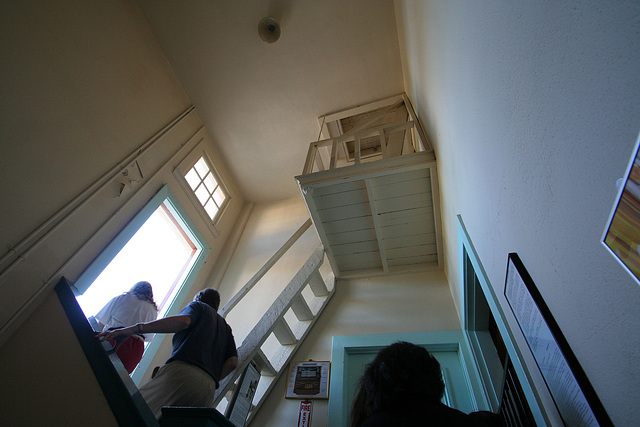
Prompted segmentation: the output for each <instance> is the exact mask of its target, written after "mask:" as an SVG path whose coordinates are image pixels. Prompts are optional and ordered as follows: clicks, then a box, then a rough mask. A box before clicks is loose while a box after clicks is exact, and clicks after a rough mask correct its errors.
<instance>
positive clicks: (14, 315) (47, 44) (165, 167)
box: [0, 1, 244, 419]
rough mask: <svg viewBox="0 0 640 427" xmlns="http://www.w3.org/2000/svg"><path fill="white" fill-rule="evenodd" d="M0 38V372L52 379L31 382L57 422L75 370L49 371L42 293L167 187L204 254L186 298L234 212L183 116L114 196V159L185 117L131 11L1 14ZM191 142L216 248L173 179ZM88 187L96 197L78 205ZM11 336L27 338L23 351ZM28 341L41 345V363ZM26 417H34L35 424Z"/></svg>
mask: <svg viewBox="0 0 640 427" xmlns="http://www.w3.org/2000/svg"><path fill="white" fill-rule="evenodd" d="M0 38H1V39H2V40H3V43H2V44H0V82H2V103H1V104H0V109H1V110H0V116H1V117H2V125H1V126H0V141H2V143H1V144H0V182H2V187H1V188H0V203H1V205H2V209H1V210H0V224H1V225H2V233H0V247H2V248H3V249H2V252H0V256H2V260H1V261H0V346H2V348H1V351H0V361H1V362H2V365H3V366H9V367H11V366H13V358H15V354H20V353H25V354H29V359H25V360H28V362H29V364H33V365H42V366H48V367H51V369H45V371H46V372H47V374H48V375H50V376H51V378H56V379H57V382H58V384H52V383H51V382H48V381H47V382H45V383H43V384H46V386H47V387H50V388H49V394H50V397H49V399H50V403H51V405H60V410H61V411H64V409H65V408H69V407H70V405H73V404H74V400H73V396H70V395H69V394H68V393H66V392H63V393H59V392H57V391H58V390H64V389H66V387H67V386H75V387H76V388H75V391H76V393H80V394H82V393H83V392H85V391H86V390H85V389H84V387H85V383H86V382H84V381H80V380H79V378H80V377H84V376H85V375H86V372H85V371H86V370H84V369H81V368H80V367H78V368H77V369H75V365H74V364H73V363H70V364H60V365H61V366H62V368H63V369H64V370H62V368H60V369H58V368H56V367H55V366H54V365H55V364H51V363H50V361H49V359H56V360H57V359H60V358H65V357H67V355H68V352H69V351H70V349H69V348H68V346H67V345H66V342H65V341H63V340H58V337H57V335H58V333H59V332H60V331H62V329H63V328H68V320H67V319H66V318H65V316H64V315H63V314H61V311H60V310H58V311H55V312H53V314H51V313H52V311H51V310H48V311H47V312H46V313H48V314H51V315H50V316H45V315H42V314H41V312H40V310H41V309H42V308H43V307H46V306H43V305H42V304H53V303H51V301H52V300H55V299H56V297H55V294H53V292H52V290H53V286H54V285H55V284H56V283H57V282H58V279H59V278H60V276H65V277H67V278H68V279H69V280H70V281H71V282H73V281H74V280H75V279H76V278H77V277H78V275H79V274H81V272H82V271H83V269H84V268H85V267H87V266H88V264H89V263H90V262H91V261H92V260H93V259H94V258H95V257H96V256H97V255H98V254H99V253H100V252H101V251H102V249H104V248H105V246H106V245H107V244H108V243H109V242H110V241H111V240H112V239H113V238H114V237H115V236H116V235H117V233H118V232H119V231H120V230H121V229H122V228H123V227H124V226H125V225H126V224H127V223H128V222H129V220H130V219H131V218H132V217H133V216H134V215H135V214H136V213H137V212H138V211H139V210H140V209H141V208H142V207H143V206H144V205H145V204H146V203H147V202H148V200H149V199H150V198H151V197H152V196H153V195H154V194H155V193H156V192H157V191H158V190H159V189H160V188H161V187H162V186H163V185H164V184H168V185H169V186H170V188H171V189H172V190H173V192H174V193H175V195H176V198H177V199H178V200H179V201H180V203H181V204H182V205H183V207H184V208H185V210H186V211H187V214H188V215H189V216H190V217H191V219H192V220H193V221H194V222H195V224H196V226H197V227H198V228H199V230H200V231H201V232H202V234H203V235H204V237H205V239H206V240H207V243H208V244H209V245H210V246H211V247H212V251H211V253H210V256H209V258H208V259H207V263H206V264H205V265H204V267H203V269H202V271H201V275H200V276H199V277H198V279H197V280H196V282H195V284H194V287H193V289H192V290H191V292H190V296H192V295H193V293H195V292H196V291H197V290H199V289H202V288H203V287H205V286H206V285H207V278H208V276H209V273H210V272H211V270H212V268H213V266H214V264H215V261H216V259H217V257H218V256H219V254H220V252H221V250H222V247H223V246H224V243H225V240H226V238H227V237H228V235H229V233H230V230H231V229H232V227H233V224H234V222H235V219H236V217H237V215H238V212H239V211H240V210H241V208H242V206H243V204H244V201H243V198H242V195H240V194H239V193H238V191H237V189H236V187H235V185H234V183H233V181H232V178H231V176H230V175H229V174H228V173H227V171H226V170H225V168H224V165H222V164H221V163H220V159H219V156H218V154H217V152H216V151H215V149H214V145H213V141H212V140H211V139H210V137H209V136H208V135H207V133H206V132H205V131H203V130H202V129H201V128H202V123H201V121H200V119H199V117H198V115H197V113H196V112H191V113H190V114H188V115H187V116H186V117H184V118H183V119H182V120H180V121H178V122H177V123H176V124H175V126H173V127H172V128H171V129H169V130H167V131H166V133H163V134H161V135H159V136H158V139H157V143H155V145H154V146H153V148H152V149H150V150H148V151H145V152H144V153H142V154H141V155H140V156H139V157H138V159H137V160H138V162H139V165H140V168H141V169H142V172H143V179H142V180H141V181H140V182H138V183H134V184H133V186H132V188H131V191H128V192H125V193H122V195H120V193H119V190H120V183H119V182H118V178H119V173H120V169H119V166H127V164H122V163H123V159H125V158H127V157H128V156H129V155H130V154H135V153H137V152H138V151H139V149H140V147H142V146H144V144H145V143H146V142H147V141H151V140H154V141H155V139H153V138H152V137H153V136H154V135H157V134H158V133H159V132H161V131H162V130H163V129H164V128H165V126H167V125H168V124H169V123H171V122H172V121H174V120H175V119H176V118H177V117H179V116H180V115H181V114H182V113H183V112H185V111H187V110H188V109H189V108H190V101H189V99H188V98H187V97H186V95H185V94H184V91H183V90H182V87H181V84H180V82H179V81H178V80H177V78H176V77H175V75H174V74H173V71H172V70H171V67H170V66H169V64H168V62H167V60H166V57H165V56H164V54H163V53H162V49H161V48H160V46H159V45H158V43H157V41H156V39H155V37H154V36H153V34H152V32H151V29H150V28H149V26H148V24H147V21H146V20H145V19H144V17H143V15H142V12H141V11H140V10H139V8H138V7H137V6H136V5H135V4H134V3H133V2H101V3H93V2H91V3H88V2H84V1H66V2H62V3H57V2H39V1H24V2H19V3H10V2H1V3H0ZM194 136H196V138H195V139H194V138H193V137H194ZM200 139H202V140H204V141H205V143H206V144H207V145H208V147H209V152H210V155H211V157H212V160H213V161H214V163H216V166H217V169H218V172H220V174H221V175H222V179H223V180H224V181H225V183H226V184H227V186H228V187H229V190H230V192H231V194H232V199H231V203H230V205H229V208H228V210H227V212H226V214H225V216H224V218H223V219H222V220H221V221H220V223H219V231H220V235H219V236H215V235H214V234H213V233H211V232H210V231H209V230H208V228H207V227H206V226H205V224H204V222H203V220H202V219H201V218H200V217H199V216H198V214H197V212H196V210H195V209H194V207H193V205H190V202H189V200H188V198H187V196H186V194H185V193H184V192H182V190H181V189H180V186H179V185H178V183H177V181H176V180H175V178H174V176H173V174H172V172H173V169H174V168H175V167H176V165H177V164H178V163H179V162H180V160H182V158H183V157H184V156H185V155H186V154H187V152H188V151H189V150H190V148H191V147H193V146H194V144H195V143H197V141H198V140H200ZM110 170H111V171H114V172H113V173H111V175H109V176H107V175H108V174H107V173H108V171H110ZM101 177H105V179H104V180H103V181H98V180H100V179H101ZM95 182H98V184H100V185H98V186H96V187H95V188H98V187H100V189H99V190H96V189H92V190H90V191H88V192H87V193H86V194H84V193H83V192H84V191H85V189H88V188H90V187H91V186H92V184H93V183H95ZM102 184H104V185H102ZM83 194H84V195H83ZM78 195H83V196H82V197H80V198H78V199H75V198H76V196H78ZM74 199H75V200H74ZM67 207H68V208H67ZM60 209H62V211H61V214H60V215H56V212H57V211H59V210H60ZM48 218H55V220H54V221H53V222H46V220H47V219H48ZM41 224H44V226H43V227H41V228H40V227H39V226H40V225H41ZM32 232H33V235H32V236H31V237H28V236H29V235H30V234H32ZM20 242H24V244H21V243H20ZM86 242H88V243H87V244H86V245H85V243H86ZM9 248H12V249H9ZM5 255H6V256H5ZM54 305H55V304H54ZM34 313H35V314H34ZM35 331H38V332H35ZM24 337H31V338H33V340H30V341H27V344H28V345H27V344H25V341H24V339H23V338H24ZM65 339H66V338H65ZM38 340H48V342H47V346H46V351H41V350H40V347H39V346H38V343H39V341H38ZM169 340H170V339H169ZM42 348H45V347H44V346H42ZM74 357H75V356H74ZM72 360H75V359H72ZM165 360H166V357H164V359H163V360H162V361H161V362H159V363H163V362H164V361H165ZM152 366H153V365H152ZM20 372H23V371H20ZM43 375H44V374H43ZM89 386H90V385H87V387H89ZM18 387H24V390H20V392H21V393H16V396H21V397H24V396H25V394H24V393H22V392H28V388H29V387H30V386H29V385H28V384H19V385H18ZM44 394H46V393H44ZM16 402H17V403H16V404H15V405H14V406H15V409H16V410H17V411H24V413H25V414H27V415H33V414H28V412H29V411H31V409H32V408H33V407H34V406H33V405H34V404H35V405H37V404H38V403H37V402H34V401H33V400H30V399H24V400H21V399H16ZM20 405H22V406H20ZM35 416H36V417H37V416H40V417H41V419H47V413H39V414H36V415H35Z"/></svg>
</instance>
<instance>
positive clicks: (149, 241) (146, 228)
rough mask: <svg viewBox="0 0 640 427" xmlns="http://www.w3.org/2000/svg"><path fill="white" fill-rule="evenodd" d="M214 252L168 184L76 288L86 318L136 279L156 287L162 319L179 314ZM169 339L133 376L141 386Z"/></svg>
mask: <svg viewBox="0 0 640 427" xmlns="http://www.w3.org/2000/svg"><path fill="white" fill-rule="evenodd" d="M210 251H211V248H210V247H209V246H208V244H207V242H206V240H205V239H204V237H203V236H202V234H201V233H200V232H199V230H198V229H197V228H196V226H195V225H194V224H193V222H192V221H191V219H190V218H189V217H188V216H187V215H186V213H185V211H184V209H183V208H182V206H181V205H180V203H179V202H178V200H177V199H176V197H175V195H174V194H173V192H171V190H170V189H169V187H168V186H166V185H165V186H164V187H163V188H162V189H161V190H160V191H159V192H158V193H157V194H156V195H155V196H154V197H153V198H152V199H151V200H150V201H149V202H148V203H147V205H146V206H145V207H143V208H142V209H141V210H140V212H139V213H138V214H137V215H136V216H135V217H134V218H133V219H132V220H131V221H130V222H129V223H128V224H127V225H126V226H125V227H124V229H123V230H122V231H121V232H120V233H119V234H118V235H117V236H116V237H115V238H114V239H113V240H112V242H111V243H110V244H109V245H108V246H107V247H106V248H105V249H104V250H103V252H102V253H101V254H100V255H98V257H97V258H96V259H95V260H94V262H92V263H91V265H89V267H87V269H86V270H85V271H84V272H83V273H82V274H81V275H80V277H78V280H76V282H75V284H74V285H73V288H74V293H75V294H76V297H77V299H78V303H79V304H80V306H81V307H82V310H83V311H84V313H85V315H86V316H92V315H94V314H96V313H97V311H99V310H100V309H101V308H102V307H103V306H104V305H105V304H106V303H107V302H108V301H109V300H110V299H111V298H113V297H115V296H117V295H119V294H121V293H123V292H125V291H127V290H129V289H130V288H131V286H133V284H134V283H135V282H137V281H140V280H146V281H148V282H150V283H151V286H152V287H153V296H154V300H155V301H156V304H157V305H158V318H161V317H165V316H171V315H173V314H176V313H178V312H179V311H180V309H181V308H182V307H183V305H184V302H185V298H186V296H187V294H188V292H189V290H190V289H191V287H192V286H193V283H194V281H195V279H196V277H197V275H198V272H199V271H200V269H201V268H202V266H203V265H204V263H205V261H206V259H207V256H208V255H209V252H210ZM164 337H165V335H161V336H156V337H154V339H153V341H152V342H151V343H150V344H148V345H147V347H146V349H145V352H144V355H143V357H142V360H141V361H140V364H139V365H138V367H137V368H136V369H135V370H134V371H133V373H132V374H131V377H132V379H133V380H134V382H136V383H139V382H140V380H141V379H142V375H143V374H144V372H145V371H146V370H147V369H148V367H149V365H150V364H151V361H152V359H153V356H154V355H155V353H156V351H157V350H158V348H159V347H160V344H161V342H162V340H163V339H164Z"/></svg>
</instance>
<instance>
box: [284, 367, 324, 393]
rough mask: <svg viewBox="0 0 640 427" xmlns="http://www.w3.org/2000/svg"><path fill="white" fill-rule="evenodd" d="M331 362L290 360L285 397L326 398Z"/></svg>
mask: <svg viewBox="0 0 640 427" xmlns="http://www.w3.org/2000/svg"><path fill="white" fill-rule="evenodd" d="M330 365H331V362H314V361H309V362H291V365H290V366H289V380H288V382H287V392H286V394H285V397H286V398H290V399H296V398H298V399H299V398H302V399H328V398H329V367H330Z"/></svg>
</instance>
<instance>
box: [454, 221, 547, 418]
mask: <svg viewBox="0 0 640 427" xmlns="http://www.w3.org/2000/svg"><path fill="white" fill-rule="evenodd" d="M457 218H458V242H459V250H458V254H459V259H458V271H459V272H460V274H459V276H460V307H461V310H460V316H461V319H460V320H461V324H462V329H463V330H464V333H465V335H466V339H467V340H468V341H469V343H470V346H471V347H472V348H475V351H472V359H471V360H473V362H474V363H475V366H476V370H478V371H481V370H480V368H479V366H480V365H485V366H486V363H485V361H484V357H483V355H482V352H481V351H480V348H479V343H478V340H477V337H476V335H475V333H474V332H473V331H469V323H470V319H469V317H468V316H469V313H470V310H469V309H470V308H471V307H468V302H469V299H470V293H471V292H472V290H471V289H466V288H465V274H464V268H465V267H464V262H465V259H464V251H465V250H466V252H467V255H468V256H469V260H470V261H471V264H472V265H473V269H474V270H475V273H476V276H477V277H478V282H479V283H480V286H481V288H482V291H483V292H484V295H485V298H486V300H487V304H488V305H489V308H490V309H491V312H492V314H493V317H494V319H495V321H496V324H497V326H498V330H499V331H500V334H501V335H502V339H503V341H504V344H505V346H506V348H507V352H508V353H509V357H510V359H511V362H512V363H513V367H514V369H515V371H516V373H517V374H518V378H519V379H520V380H521V381H520V382H521V383H522V384H521V385H522V389H523V392H524V394H525V395H526V397H527V401H528V402H529V406H530V407H531V411H532V413H533V416H534V418H535V420H536V424H537V425H551V423H550V420H549V417H548V415H547V413H546V411H545V409H544V405H543V403H542V400H541V398H540V395H539V394H538V392H537V390H536V389H535V387H532V385H533V384H534V382H533V378H532V376H531V373H530V372H529V369H528V368H527V366H526V365H524V363H523V360H524V359H523V357H522V353H521V352H520V349H519V348H518V346H517V345H516V344H515V342H516V341H515V338H514V336H513V332H512V331H511V328H510V327H509V325H508V324H507V322H506V321H505V314H504V311H503V310H502V306H501V305H500V303H499V302H498V297H497V295H496V293H495V291H494V288H493V286H491V283H490V281H489V278H488V276H487V272H486V271H485V270H484V267H483V266H482V263H481V262H480V257H479V256H478V253H477V252H476V250H475V247H474V246H473V243H472V242H471V237H470V236H469V233H468V232H467V229H466V227H465V225H464V222H463V221H462V216H461V215H458V216H457ZM505 259H506V257H505ZM505 266H506V263H505ZM522 379H526V381H522ZM484 381H487V379H483V383H484ZM483 389H484V390H485V391H484V392H483V393H482V394H483V395H486V394H488V392H487V390H486V387H485V386H484V384H483Z"/></svg>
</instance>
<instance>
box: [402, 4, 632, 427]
mask: <svg viewBox="0 0 640 427" xmlns="http://www.w3.org/2000/svg"><path fill="white" fill-rule="evenodd" d="M396 19H397V22H398V27H399V35H400V37H399V38H400V44H401V50H402V54H403V68H404V72H405V86H406V91H407V93H408V95H409V97H410V98H411V100H412V102H413V104H414V107H415V109H416V110H417V113H418V115H419V116H420V118H421V120H422V122H423V125H424V126H425V128H426V131H427V133H428V135H429V136H430V138H431V140H432V142H433V144H434V146H435V148H436V155H437V158H438V168H439V174H440V183H441V194H442V209H443V211H442V216H443V223H444V224H443V226H444V231H445V232H444V236H445V246H446V252H447V266H446V273H447V277H448V279H449V283H450V284H451V286H452V292H453V294H454V295H455V300H456V304H457V305H458V306H459V290H458V286H459V272H458V271H457V262H458V253H457V251H458V248H457V237H456V215H457V214H461V215H462V217H463V220H464V222H465V224H466V226H467V229H468V231H469V234H470V236H471V239H472V241H473V243H474V244H475V247H476V249H477V251H478V254H479V256H480V259H481V261H482V263H483V264H484V267H485V269H486V271H487V274H488V276H489V280H490V281H491V284H492V286H493V287H494V288H495V290H496V293H497V294H498V295H502V294H503V291H504V278H505V270H506V262H507V254H508V253H509V252H517V253H518V254H519V255H520V257H521V258H522V260H523V262H524V264H525V266H526V268H527V269H528V271H529V273H530V274H531V276H532V278H533V280H534V281H535V282H536V285H537V287H538V288H539V290H540V292H541V293H542V297H543V298H544V299H545V301H546V303H547V304H548V306H549V308H550V309H551V312H552V313H553V316H554V317H555V319H556V321H557V322H558V324H559V326H560V328H561V329H562V331H563V333H564V335H565V337H566V338H567V340H568V341H569V344H570V345H571V347H572V349H573V351H574V352H575V354H576V356H577V357H578V359H579V361H580V363H581V365H582V367H583V368H584V370H585V371H586V374H587V375H588V377H589V379H590V381H591V383H592V384H593V386H594V388H595V390H596V392H597V393H598V395H599V397H600V399H601V400H602V402H603V404H604V405H605V407H606V409H607V411H608V413H609V415H610V416H611V418H612V419H613V421H614V424H616V425H633V424H635V423H637V420H638V419H639V418H640V407H639V406H638V405H637V402H639V401H640V388H638V383H640V368H639V367H640V363H639V362H640V360H639V359H640V355H639V354H638V351H637V349H638V347H639V346H640V315H639V313H638V306H639V303H640V287H639V286H638V285H637V284H636V283H635V282H634V281H633V280H632V279H631V278H630V277H628V276H627V274H626V273H625V272H623V271H622V269H621V268H620V267H619V265H618V264H617V263H616V261H614V259H613V258H612V257H611V256H610V255H609V254H608V253H607V252H606V250H605V248H604V247H603V246H602V245H601V243H600V239H601V236H602V233H603V230H604V227H605V225H606V222H607V218H608V215H609V212H610V210H611V208H612V205H613V203H614V198H615V196H616V188H615V182H616V179H618V178H620V177H622V176H623V174H624V172H625V168H626V165H627V162H628V160H629V158H630V156H631V154H632V149H633V147H634V144H635V141H636V138H637V136H638V131H639V130H640V121H639V120H638V119H639V118H640V103H639V102H638V99H640V84H638V83H639V78H638V77H639V70H640V3H638V2H635V1H618V2H604V1H593V0H592V1H581V2H577V1H558V2H513V1H509V0H496V1H484V2H468V1H456V0H452V1H446V2H444V1H402V2H401V1H398V2H396ZM501 303H502V304H505V301H504V298H502V299H501ZM505 307H506V311H507V313H508V314H510V310H509V308H508V307H507V306H505ZM509 321H510V324H511V327H512V329H517V325H516V324H515V323H514V320H513V319H512V318H511V317H510V318H509ZM528 361H529V363H532V361H531V360H530V359H529V360H528ZM539 386H540V388H541V389H544V384H539Z"/></svg>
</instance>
